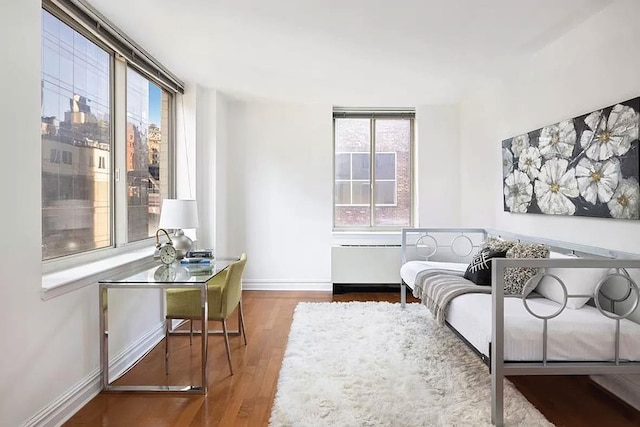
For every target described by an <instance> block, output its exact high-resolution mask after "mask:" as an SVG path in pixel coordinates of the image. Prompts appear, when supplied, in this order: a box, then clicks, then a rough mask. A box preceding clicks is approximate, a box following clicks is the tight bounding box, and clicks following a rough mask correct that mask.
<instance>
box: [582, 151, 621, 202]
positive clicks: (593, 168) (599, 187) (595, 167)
mask: <svg viewBox="0 0 640 427" xmlns="http://www.w3.org/2000/svg"><path fill="white" fill-rule="evenodd" d="M576 179H577V180H578V190H580V195H581V196H582V197H584V199H585V200H586V201H587V202H589V203H591V204H592V205H595V204H596V201H597V202H599V203H606V202H608V201H609V200H611V196H613V192H614V191H615V190H616V188H618V182H619V181H620V179H621V173H620V161H618V159H615V158H614V159H610V160H606V161H604V162H594V161H593V160H589V159H587V158H586V157H585V158H583V159H582V160H580V162H579V163H578V166H576Z"/></svg>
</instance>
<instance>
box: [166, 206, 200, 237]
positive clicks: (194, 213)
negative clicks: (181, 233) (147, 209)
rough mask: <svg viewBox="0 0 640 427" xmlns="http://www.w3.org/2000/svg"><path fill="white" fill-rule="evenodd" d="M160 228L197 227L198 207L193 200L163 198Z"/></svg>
mask: <svg viewBox="0 0 640 427" xmlns="http://www.w3.org/2000/svg"><path fill="white" fill-rule="evenodd" d="M158 226H159V227H160V228H171V229H174V230H176V229H180V228H197V227H198V207H197V205H196V201H195V200H182V199H164V200H163V201H162V210H161V211H160V223H159V224H158Z"/></svg>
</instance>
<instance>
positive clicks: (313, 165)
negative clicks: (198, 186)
mask: <svg viewBox="0 0 640 427" xmlns="http://www.w3.org/2000/svg"><path fill="white" fill-rule="evenodd" d="M331 114H332V110H331V107H330V106H325V105H321V106H318V105H298V104H284V103H278V102H270V101H260V100H232V101H230V103H229V110H228V137H229V143H228V146H227V150H228V158H227V165H228V176H227V189H228V190H227V192H228V195H227V197H228V205H227V206H226V211H225V215H226V216H227V224H228V225H227V227H226V228H227V229H228V250H229V251H230V253H231V254H237V253H240V252H243V251H244V252H246V253H247V256H248V258H249V262H247V267H246V270H245V275H244V277H245V283H246V287H252V288H267V289H268V288H270V287H271V288H272V287H273V286H280V287H282V286H292V287H294V286H297V287H298V288H299V289H305V288H307V289H321V288H322V289H329V288H328V284H329V281H330V277H331V270H330V268H331V266H330V257H331V251H330V249H331V230H332V201H333V199H332V197H333V196H332V191H333V187H332V158H333V152H332V143H331V141H332V125H331V123H332V119H331Z"/></svg>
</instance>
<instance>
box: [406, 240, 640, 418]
mask: <svg viewBox="0 0 640 427" xmlns="http://www.w3.org/2000/svg"><path fill="white" fill-rule="evenodd" d="M439 235H440V236H442V235H444V236H446V237H448V238H450V239H451V241H450V243H448V244H447V243H446V242H442V243H441V242H439V241H438V238H437V237H438V236H439ZM410 236H417V238H411V237H410ZM451 236H453V237H451ZM488 236H496V237H502V238H505V239H508V240H517V241H523V242H527V243H539V244H544V245H547V246H548V247H550V249H552V250H560V251H565V252H567V251H570V252H572V253H575V254H577V255H579V256H580V258H575V259H564V258H562V259H555V258H554V259H549V258H545V259H516V258H494V259H492V281H491V283H492V291H491V295H492V314H491V317H492V333H491V342H490V345H489V352H490V356H489V358H487V357H486V356H484V355H483V354H482V353H480V352H479V351H478V350H477V349H475V348H474V347H473V346H472V345H471V344H470V343H469V342H468V341H467V340H466V339H465V338H464V336H462V335H461V334H460V333H459V332H458V331H456V330H455V329H454V328H452V327H451V326H450V325H448V323H447V325H448V326H449V327H450V328H451V329H452V330H453V331H454V333H456V335H457V336H458V337H460V338H461V339H462V341H463V342H464V343H465V344H467V345H468V346H470V347H471V349H472V350H474V352H475V353H476V354H477V355H478V356H479V357H480V358H481V359H482V360H483V362H485V363H486V364H487V365H488V366H489V370H490V373H491V421H492V423H493V424H495V425H496V426H503V425H504V402H503V399H504V378H505V376H509V375H593V374H640V361H624V360H621V359H620V352H619V349H620V321H621V320H622V319H627V318H629V316H631V315H632V314H633V313H634V312H635V311H636V309H637V308H638V305H639V303H640V288H639V287H638V284H637V283H636V282H635V281H634V280H633V279H632V278H631V276H630V275H629V274H628V272H627V269H640V255H635V254H631V253H627V252H618V251H611V250H608V249H603V248H597V247H591V246H585V245H578V244H573V243H567V242H560V241H555V240H549V239H543V238H536V237H531V236H524V235H521V234H515V233H508V232H500V231H497V230H492V229H483V228H405V229H403V230H402V264H403V265H404V264H405V263H406V262H407V261H408V254H407V252H408V248H411V247H414V248H415V249H414V251H415V252H416V255H418V256H419V257H422V259H425V258H426V259H432V258H433V257H434V256H436V254H437V253H438V252H439V251H440V252H442V249H445V250H448V251H449V253H448V254H447V255H448V256H449V260H452V259H453V260H455V259H456V258H457V259H458V260H459V262H464V261H467V260H468V257H469V255H470V254H471V253H472V252H474V249H477V248H479V246H480V244H481V241H483V240H484V239H485V238H487V237H488ZM446 237H445V238H446ZM461 239H463V240H461ZM456 241H458V242H460V241H463V243H464V242H466V243H467V246H469V250H468V251H466V250H463V251H460V250H459V249H456V247H455V246H456V245H455V243H456ZM463 246H464V245H463ZM419 252H422V253H419ZM467 252H469V253H467ZM436 257H437V256H436ZM413 259H416V257H414V258H413ZM510 267H533V268H539V270H538V271H539V273H538V275H537V276H536V278H534V279H531V280H536V282H535V283H538V282H537V280H538V279H539V278H541V277H544V276H551V277H552V278H553V279H554V280H556V281H557V282H558V285H559V286H560V287H561V288H562V289H563V291H564V304H563V305H562V306H561V308H560V309H559V310H558V311H557V312H555V313H552V314H550V315H546V316H543V315H539V314H536V313H534V312H533V311H532V310H530V308H529V306H528V305H527V297H528V296H529V295H530V293H531V291H532V290H533V287H532V288H531V289H529V290H527V286H525V292H524V294H523V296H522V297H521V299H522V302H523V304H524V306H525V308H526V310H527V311H528V312H529V313H530V314H531V315H532V316H534V317H536V318H538V319H540V320H541V321H542V322H543V336H542V339H543V359H542V360H540V361H537V362H536V361H533V362H510V361H508V360H504V298H505V295H504V270H505V268H510ZM549 267H570V268H609V269H614V272H610V273H609V274H608V275H607V276H605V277H604V278H603V279H602V280H600V282H599V283H598V284H597V286H596V289H595V292H594V294H593V295H577V294H575V295H574V294H569V293H568V292H567V288H566V286H565V284H564V282H563V281H562V280H561V279H560V278H559V277H557V276H554V275H551V274H547V273H545V270H544V269H545V268H549ZM612 278H618V279H622V280H624V281H626V282H627V284H628V290H627V292H626V295H625V296H623V297H622V298H614V297H611V296H610V295H607V294H606V293H605V292H604V289H603V288H604V287H606V285H607V283H608V282H609V280H611V279H612ZM406 288H407V285H406V283H405V282H404V281H403V280H402V279H401V285H400V299H401V306H402V307H405V304H406ZM600 296H601V297H603V298H604V299H606V300H608V301H610V305H611V307H610V311H606V310H605V309H604V308H603V307H602V305H601V304H602V303H601V302H600V298H599V297H600ZM578 297H589V298H592V299H593V302H594V303H595V307H596V308H597V309H598V310H599V311H600V313H601V314H602V315H603V316H604V317H606V318H609V319H611V320H613V321H615V322H616V332H615V334H616V336H615V358H614V360H612V361H598V362H582V361H579V362H573V361H548V360H547V321H548V320H549V319H552V318H554V317H556V316H558V315H559V314H560V313H561V312H562V311H563V310H565V309H566V304H567V299H568V298H578ZM630 298H632V299H631V300H629V299H630ZM620 302H626V303H627V305H628V304H629V303H630V307H627V308H625V309H624V312H623V313H617V312H616V306H615V305H616V303H620ZM639 339H640V338H639Z"/></svg>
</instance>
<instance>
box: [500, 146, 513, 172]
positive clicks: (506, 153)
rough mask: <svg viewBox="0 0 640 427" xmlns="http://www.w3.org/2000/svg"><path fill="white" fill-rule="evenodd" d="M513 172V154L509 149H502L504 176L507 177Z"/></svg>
mask: <svg viewBox="0 0 640 427" xmlns="http://www.w3.org/2000/svg"><path fill="white" fill-rule="evenodd" d="M512 170H513V154H512V153H511V151H510V150H509V149H508V148H503V149H502V176H507V175H509V174H510V173H511V171H512Z"/></svg>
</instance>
